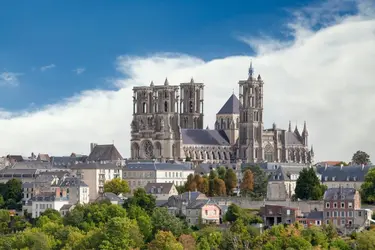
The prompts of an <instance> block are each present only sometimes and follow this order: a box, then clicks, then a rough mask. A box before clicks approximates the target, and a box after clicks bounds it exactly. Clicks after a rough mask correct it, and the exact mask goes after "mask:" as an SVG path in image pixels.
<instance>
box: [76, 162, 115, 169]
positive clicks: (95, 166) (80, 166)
mask: <svg viewBox="0 0 375 250" xmlns="http://www.w3.org/2000/svg"><path fill="white" fill-rule="evenodd" d="M70 168H71V169H122V167H121V166H118V165H116V164H115V163H105V164H100V163H97V162H92V163H79V164H75V165H72V166H71V167H70Z"/></svg>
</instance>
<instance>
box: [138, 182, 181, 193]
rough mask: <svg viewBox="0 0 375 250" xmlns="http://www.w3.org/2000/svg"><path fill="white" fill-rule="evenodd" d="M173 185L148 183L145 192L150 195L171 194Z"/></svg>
mask: <svg viewBox="0 0 375 250" xmlns="http://www.w3.org/2000/svg"><path fill="white" fill-rule="evenodd" d="M173 185H174V184H173V183H147V185H146V186H145V190H146V192H147V193H149V194H169V192H170V191H171V189H172V187H173ZM153 190H155V191H153Z"/></svg>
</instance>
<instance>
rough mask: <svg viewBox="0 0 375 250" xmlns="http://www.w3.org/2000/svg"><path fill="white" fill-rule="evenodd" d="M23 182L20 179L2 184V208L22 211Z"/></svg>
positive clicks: (0, 191) (0, 193)
mask: <svg viewBox="0 0 375 250" xmlns="http://www.w3.org/2000/svg"><path fill="white" fill-rule="evenodd" d="M21 199H22V182H21V181H20V180H19V179H10V180H9V181H7V182H6V183H1V184H0V208H7V209H17V210H20V209H21V206H22V205H21V203H20V202H21Z"/></svg>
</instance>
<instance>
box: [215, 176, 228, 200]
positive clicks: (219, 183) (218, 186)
mask: <svg viewBox="0 0 375 250" xmlns="http://www.w3.org/2000/svg"><path fill="white" fill-rule="evenodd" d="M224 195H226V187H225V182H224V181H223V180H222V179H219V178H218V177H216V178H215V179H214V180H213V196H224Z"/></svg>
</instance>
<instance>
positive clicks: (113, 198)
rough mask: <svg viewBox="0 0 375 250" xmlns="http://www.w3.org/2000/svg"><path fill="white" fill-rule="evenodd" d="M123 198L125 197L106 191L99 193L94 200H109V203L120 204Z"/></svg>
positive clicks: (122, 202)
mask: <svg viewBox="0 0 375 250" xmlns="http://www.w3.org/2000/svg"><path fill="white" fill-rule="evenodd" d="M125 199H126V198H125V197H123V196H121V195H116V194H114V193H110V192H107V193H103V194H102V195H100V196H99V197H98V198H97V199H96V200H95V202H102V201H109V202H110V203H111V204H115V205H120V206H122V205H123V204H124V201H125Z"/></svg>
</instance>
